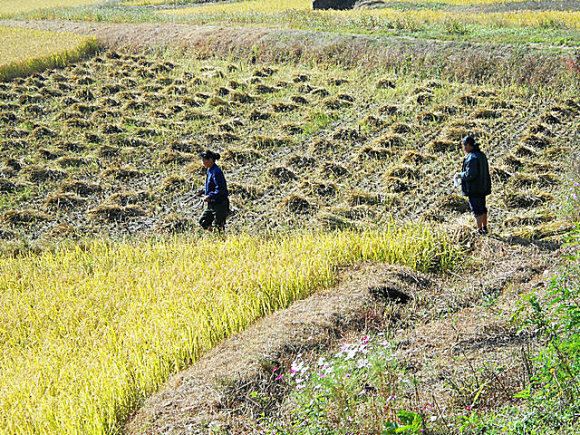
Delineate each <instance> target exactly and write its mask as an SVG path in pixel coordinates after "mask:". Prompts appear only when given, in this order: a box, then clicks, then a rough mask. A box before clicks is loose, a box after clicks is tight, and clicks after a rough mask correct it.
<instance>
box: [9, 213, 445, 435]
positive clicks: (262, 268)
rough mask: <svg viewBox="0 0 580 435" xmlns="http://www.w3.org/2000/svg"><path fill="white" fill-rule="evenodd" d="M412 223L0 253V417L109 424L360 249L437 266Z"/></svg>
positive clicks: (36, 426)
mask: <svg viewBox="0 0 580 435" xmlns="http://www.w3.org/2000/svg"><path fill="white" fill-rule="evenodd" d="M455 252H456V251H455V249H454V248H453V247H452V245H451V244H450V243H449V242H448V241H447V239H446V237H445V236H444V234H443V233H440V232H438V231H436V230H431V229H428V228H425V227H421V226H419V225H406V226H402V227H398V226H395V225H394V224H393V225H389V226H388V227H387V228H386V229H385V230H384V231H381V232H359V233H357V232H337V233H323V234H322V233H303V234H295V235H284V236H282V235H278V236H272V237H268V238H258V237H252V236H249V235H238V236H231V237H228V238H227V239H226V240H221V239H195V238H189V239H187V238H186V239H170V240H161V241H159V240H157V241H141V242H105V241H91V242H87V243H86V244H84V245H82V246H81V245H79V246H73V247H71V246H69V247H61V248H57V249H56V250H55V251H54V252H43V253H41V254H26V255H21V256H17V257H11V258H8V257H4V258H0V304H1V305H2V307H3V315H2V317H1V318H0V367H1V370H0V385H2V388H0V427H2V428H4V430H6V431H7V432H8V433H103V432H105V433H112V432H116V431H117V430H119V427H120V424H121V423H122V421H123V420H124V419H125V418H126V417H127V415H128V414H129V413H130V412H131V410H132V409H134V408H135V407H136V406H137V405H138V404H139V403H140V401H142V399H143V398H144V397H145V396H147V395H148V394H150V393H151V392H153V391H154V390H155V389H156V388H158V387H159V385H160V384H161V383H162V382H163V381H164V380H166V379H167V377H168V375H169V374H170V373H172V372H175V371H177V370H179V369H181V368H183V367H185V366H187V365H188V364H190V363H191V362H193V361H195V360H196V359H197V358H198V357H199V356H200V354H202V353H203V352H205V351H207V350H208V349H210V348H211V347H212V346H214V345H216V343H218V342H219V341H220V340H223V339H224V338H225V337H228V336H230V335H231V334H234V333H236V332H238V331H241V330H242V329H244V328H246V327H247V326H248V325H249V324H250V323H251V322H253V321H255V320H256V319H257V318H259V317H261V316H264V315H266V314H268V313H271V312H273V311H274V310H277V309H280V308H283V307H286V306H287V305H289V304H290V303H291V302H292V301H294V300H296V299H299V298H303V297H306V296H308V295H309V294H311V293H312V292H314V291H316V290H317V289H320V288H323V287H327V286H330V285H332V284H333V283H334V282H335V279H336V274H335V272H336V269H337V268H338V267H342V266H347V265H349V264H353V263H355V262H360V261H367V260H369V261H377V262H388V263H397V264H402V265H406V266H411V267H414V268H416V269H418V270H433V269H439V270H441V269H447V268H449V267H451V266H452V265H453V262H454V259H455V255H456V254H455Z"/></svg>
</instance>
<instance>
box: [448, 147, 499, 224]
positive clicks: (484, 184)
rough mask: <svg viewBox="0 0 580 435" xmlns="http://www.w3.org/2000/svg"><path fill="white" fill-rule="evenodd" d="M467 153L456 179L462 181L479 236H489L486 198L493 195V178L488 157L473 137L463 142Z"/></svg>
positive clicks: (462, 188)
mask: <svg viewBox="0 0 580 435" xmlns="http://www.w3.org/2000/svg"><path fill="white" fill-rule="evenodd" d="M461 142H462V144H463V150H464V151H465V154H466V156H465V159H464V160H463V167H462V169H461V172H460V173H459V174H456V175H455V177H456V178H457V179H460V180H461V190H462V191H463V194H464V195H465V196H467V198H468V199H469V207H470V208H471V211H472V212H473V214H474V216H475V221H476V222H477V231H478V233H479V234H487V207H486V200H485V197H486V196H487V195H489V194H491V178H490V176H489V165H488V163H487V157H486V156H485V154H484V153H483V152H481V150H480V149H479V144H477V143H476V142H475V139H474V138H473V136H466V137H464V138H463V140H462V141H461Z"/></svg>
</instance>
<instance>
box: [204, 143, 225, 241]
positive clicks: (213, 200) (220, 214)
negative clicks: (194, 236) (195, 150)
mask: <svg viewBox="0 0 580 435" xmlns="http://www.w3.org/2000/svg"><path fill="white" fill-rule="evenodd" d="M200 156H201V159H202V163H203V166H204V167H205V168H206V169H207V177H206V180H205V187H204V190H203V195H204V197H203V201H204V202H205V203H206V208H205V210H204V212H203V214H202V215H201V218H200V219H199V224H200V225H201V227H202V228H203V229H204V230H210V231H211V230H213V228H216V229H217V230H218V231H223V230H224V229H225V225H226V218H227V216H228V214H229V213H230V200H229V198H228V196H229V193H228V186H227V183H226V177H224V173H223V172H222V170H221V168H220V167H219V166H218V165H217V164H216V160H219V158H220V155H219V153H214V152H213V151H210V150H207V151H204V152H202V153H201V154H200Z"/></svg>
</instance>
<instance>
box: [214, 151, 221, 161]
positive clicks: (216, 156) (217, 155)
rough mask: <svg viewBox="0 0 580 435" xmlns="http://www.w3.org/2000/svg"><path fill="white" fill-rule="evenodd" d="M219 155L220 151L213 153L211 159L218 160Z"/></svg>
mask: <svg viewBox="0 0 580 435" xmlns="http://www.w3.org/2000/svg"><path fill="white" fill-rule="evenodd" d="M220 157H221V154H220V153H213V159H214V160H219V159H220Z"/></svg>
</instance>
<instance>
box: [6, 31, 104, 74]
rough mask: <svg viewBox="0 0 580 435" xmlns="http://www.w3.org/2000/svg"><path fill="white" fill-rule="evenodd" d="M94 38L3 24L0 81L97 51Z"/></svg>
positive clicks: (60, 64)
mask: <svg viewBox="0 0 580 435" xmlns="http://www.w3.org/2000/svg"><path fill="white" fill-rule="evenodd" d="M96 46H97V43H96V41H95V40H94V38H89V37H84V36H79V35H75V34H72V33H54V32H48V31H42V30H30V29H18V28H9V27H1V26H0V59H1V61H0V81H2V80H7V79H10V78H13V77H17V76H21V75H26V74H31V73H33V72H36V71H39V70H42V69H44V68H47V67H54V66H64V65H66V64H67V63H69V62H72V61H75V60H78V59H79V58H81V57H83V56H85V55H87V54H90V53H92V52H94V51H95V49H96Z"/></svg>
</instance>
